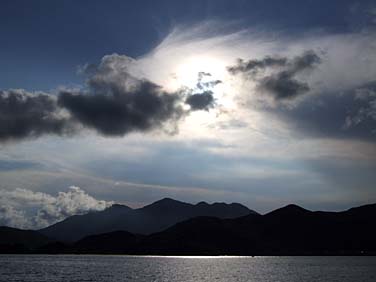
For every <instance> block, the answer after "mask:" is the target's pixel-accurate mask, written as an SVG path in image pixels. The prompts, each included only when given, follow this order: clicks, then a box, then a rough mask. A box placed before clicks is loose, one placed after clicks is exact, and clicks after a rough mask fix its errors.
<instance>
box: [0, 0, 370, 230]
mask: <svg viewBox="0 0 376 282" xmlns="http://www.w3.org/2000/svg"><path fill="white" fill-rule="evenodd" d="M0 38H1V44H0V62H1V64H0V225H8V226H14V227H21V228H32V229H36V228H42V227H44V226H47V225H49V224H52V223H54V222H57V221H59V220H62V219H64V218H65V217H67V216H70V215H73V214H80V213H85V212H88V211H91V210H103V209H105V208H106V207H108V206H110V205H111V204H113V203H121V204H126V205H128V206H131V207H134V208H136V207H141V206H144V205H146V204H149V203H151V202H153V201H156V200H159V199H161V198H164V197H171V198H174V199H177V200H181V201H186V202H191V203H197V202H200V201H207V202H209V203H212V202H227V203H231V202H239V203H242V204H244V205H246V206H248V207H249V208H251V209H254V210H256V211H258V212H260V213H266V212H268V211H271V210H273V209H275V208H278V207H281V206H283V205H287V204H290V203H295V204H298V205H301V206H303V207H305V208H308V209H311V210H332V211H338V210H344V209H348V208H350V207H353V206H358V205H363V204H368V203H375V202H376V187H375V183H376V173H375V169H376V4H375V3H374V1H367V0H364V1H348V0H341V1H340V0H331V1H321V0H315V1H310V0H306V1H301V0H299V1H298V0H296V1H292V0H286V1H271V0H270V1H261V0H260V1H256V0H254V1H252V0H250V1H245V0H231V1H230V0H216V1H214V0H210V1H209V0H205V1H204V0H200V1H199V0H192V1H176V0H161V1H146V0H140V1H115V0H109V1H96V0H93V1H88V0H82V1H73V0H66V1H47V0H32V1H26V0H25V1H21V0H3V1H1V3H0Z"/></svg>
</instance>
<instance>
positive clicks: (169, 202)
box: [144, 198, 190, 208]
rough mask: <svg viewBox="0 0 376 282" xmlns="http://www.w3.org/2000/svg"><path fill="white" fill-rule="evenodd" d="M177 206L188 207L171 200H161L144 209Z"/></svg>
mask: <svg viewBox="0 0 376 282" xmlns="http://www.w3.org/2000/svg"><path fill="white" fill-rule="evenodd" d="M177 205H190V204H187V203H184V202H180V201H177V200H174V199H171V198H163V199H161V200H158V201H156V202H154V203H152V204H150V205H147V206H145V207H144V208H148V207H166V206H167V207H171V206H177Z"/></svg>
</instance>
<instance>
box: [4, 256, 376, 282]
mask: <svg viewBox="0 0 376 282" xmlns="http://www.w3.org/2000/svg"><path fill="white" fill-rule="evenodd" d="M0 281H1V282H2V281H4V282H10V281H22V282H24V281H32V282H34V281H35V282H43V281H53V282H57V281H61V282H63V281H64V282H73V281H80V282H83V281H94V282H97V281H98V282H99V281H101V282H102V281H111V282H112V281H114V282H119V281H139V282H141V281H142V282H143V281H148V282H150V281H177V282H190V281H192V282H193V281H194V282H196V281H204V282H205V281H210V282H214V281H216V282H232V281H234V282H235V281H236V282H240V281H247V282H252V281H255V282H256V281H257V282H261V281H266V282H267V281H279V282H295V281H296V282H303V281H315V282H320V281H322V282H329V281H338V282H347V281H354V282H362V281H363V282H375V281H376V257H363V256H362V257H360V256H359V257H345V256H341V257H334V256H330V257H318V256H316V257H230V256H229V257H227V256H216V257H186V256H179V257H159V256H121V255H0Z"/></svg>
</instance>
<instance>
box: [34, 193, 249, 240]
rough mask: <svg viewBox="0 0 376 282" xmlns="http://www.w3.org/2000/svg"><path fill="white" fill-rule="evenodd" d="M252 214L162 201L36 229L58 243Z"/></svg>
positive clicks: (237, 207)
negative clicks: (113, 233) (202, 217)
mask: <svg viewBox="0 0 376 282" xmlns="http://www.w3.org/2000/svg"><path fill="white" fill-rule="evenodd" d="M250 213H253V214H256V212H254V211H252V210H250V209H248V208H247V207H245V206H243V205H240V204H235V203H233V204H225V203H214V204H207V203H205V202H201V203H198V204H196V205H193V204H188V203H184V202H180V201H176V200H173V199H169V198H165V199H162V200H159V201H157V202H154V203H152V204H150V205H147V206H145V207H143V208H139V209H131V208H129V207H127V206H123V205H113V206H111V207H109V208H107V209H106V210H104V211H99V212H91V213H88V214H85V215H76V216H72V217H68V218H67V219H65V220H63V221H61V222H59V223H56V224H54V225H52V226H49V227H47V228H44V229H42V230H40V232H41V233H42V234H45V235H46V236H49V237H51V238H54V239H57V240H61V241H66V242H69V241H71V242H72V241H76V240H79V239H81V238H83V237H85V236H88V235H93V234H101V233H106V232H112V231H119V230H123V231H129V232H131V233H137V234H151V233H155V232H159V231H162V230H164V229H166V228H168V227H171V226H173V225H174V224H176V223H178V222H180V221H183V220H187V219H189V218H193V217H197V216H213V217H218V218H235V217H240V216H243V215H248V214H250Z"/></svg>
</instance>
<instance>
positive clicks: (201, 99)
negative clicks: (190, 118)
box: [185, 90, 214, 111]
mask: <svg viewBox="0 0 376 282" xmlns="http://www.w3.org/2000/svg"><path fill="white" fill-rule="evenodd" d="M185 103H186V104H188V105H189V106H190V107H191V110H192V111H198V110H206V111H208V110H209V109H210V108H213V107H214V97H213V92H212V91H209V90H208V91H204V92H203V93H199V94H192V95H189V96H188V97H187V99H186V100H185Z"/></svg>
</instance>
